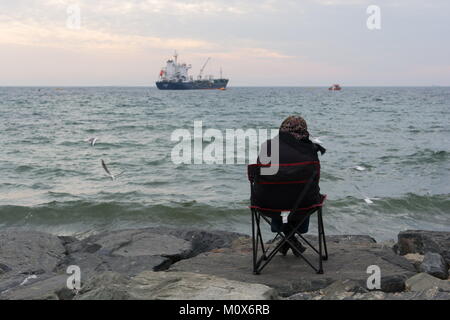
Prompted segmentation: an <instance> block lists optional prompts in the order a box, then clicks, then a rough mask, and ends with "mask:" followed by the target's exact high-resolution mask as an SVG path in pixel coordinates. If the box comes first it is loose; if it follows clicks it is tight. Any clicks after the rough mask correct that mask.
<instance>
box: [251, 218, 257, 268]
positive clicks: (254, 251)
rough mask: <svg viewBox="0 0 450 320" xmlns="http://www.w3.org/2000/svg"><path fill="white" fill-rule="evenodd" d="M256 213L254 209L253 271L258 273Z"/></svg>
mask: <svg viewBox="0 0 450 320" xmlns="http://www.w3.org/2000/svg"><path fill="white" fill-rule="evenodd" d="M255 216H256V213H255V211H254V210H252V249H253V273H254V274H258V273H257V265H256V262H257V258H258V242H257V239H256V237H255V228H256V221H255V220H256V217H255Z"/></svg>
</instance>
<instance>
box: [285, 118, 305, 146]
mask: <svg viewBox="0 0 450 320" xmlns="http://www.w3.org/2000/svg"><path fill="white" fill-rule="evenodd" d="M280 131H281V132H287V133H290V134H291V135H293V136H294V137H295V138H296V139H297V140H304V139H308V138H309V132H308V125H307V124H306V121H305V119H303V118H302V117H296V116H290V117H287V118H286V120H284V121H283V123H282V124H281V127H280Z"/></svg>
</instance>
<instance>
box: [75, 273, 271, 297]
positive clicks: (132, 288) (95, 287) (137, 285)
mask: <svg viewBox="0 0 450 320" xmlns="http://www.w3.org/2000/svg"><path fill="white" fill-rule="evenodd" d="M276 298H277V295H276V292H275V290H273V289H272V288H269V287H267V286H265V285H261V284H248V283H243V282H238V281H233V280H228V279H224V278H220V277H216V276H211V275H203V274H195V273H190V272H152V271H144V272H142V273H140V274H138V275H137V276H134V277H131V278H130V279H127V278H126V277H124V276H123V275H119V274H116V273H105V274H100V275H97V276H95V277H93V278H92V279H91V280H89V281H88V283H87V284H86V285H85V286H84V287H83V288H82V289H81V291H80V295H78V296H77V297H76V299H78V300H105V299H107V300H111V299H121V300H268V299H276Z"/></svg>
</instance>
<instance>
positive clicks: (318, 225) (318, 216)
mask: <svg viewBox="0 0 450 320" xmlns="http://www.w3.org/2000/svg"><path fill="white" fill-rule="evenodd" d="M319 211H320V210H319ZM317 228H318V234H319V237H318V238H319V270H318V271H317V273H318V274H323V266H322V259H323V255H322V225H321V223H320V213H317Z"/></svg>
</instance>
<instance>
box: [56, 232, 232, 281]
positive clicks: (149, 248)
mask: <svg viewBox="0 0 450 320" xmlns="http://www.w3.org/2000/svg"><path fill="white" fill-rule="evenodd" d="M238 236H239V235H238V234H235V233H231V232H223V231H210V232H207V231H202V230H189V231H187V230H183V229H181V230H179V229H170V228H145V229H129V230H118V231H109V232H104V233H101V234H97V235H94V236H91V237H89V238H86V239H84V240H82V241H69V243H68V244H67V251H68V255H67V257H66V258H65V260H64V261H63V262H62V263H61V264H60V268H61V269H64V268H66V267H67V266H68V265H78V266H80V268H81V270H82V272H84V274H85V276H87V277H89V276H90V275H92V274H93V273H97V272H103V271H114V272H118V273H122V274H126V275H136V274H138V273H140V272H142V271H144V270H154V271H161V270H165V269H167V268H168V267H169V266H170V265H171V264H172V263H174V262H176V261H179V260H181V259H187V258H189V257H193V256H195V255H196V254H198V253H200V252H203V251H206V250H210V249H213V248H216V247H218V246H227V245H228V246H229V245H230V243H231V241H232V239H235V238H237V237H238Z"/></svg>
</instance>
